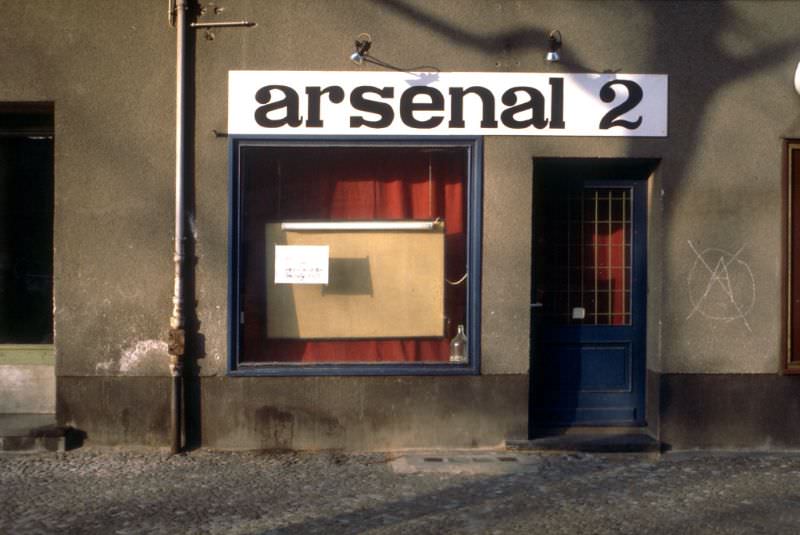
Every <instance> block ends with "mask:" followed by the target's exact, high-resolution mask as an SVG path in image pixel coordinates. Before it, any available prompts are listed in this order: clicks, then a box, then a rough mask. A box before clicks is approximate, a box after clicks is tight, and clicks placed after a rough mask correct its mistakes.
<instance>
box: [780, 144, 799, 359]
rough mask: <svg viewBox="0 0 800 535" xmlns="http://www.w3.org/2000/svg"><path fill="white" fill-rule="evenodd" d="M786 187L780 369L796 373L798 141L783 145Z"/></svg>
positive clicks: (797, 318)
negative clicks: (783, 339)
mask: <svg viewBox="0 0 800 535" xmlns="http://www.w3.org/2000/svg"><path fill="white" fill-rule="evenodd" d="M785 149H786V159H785V161H784V168H785V171H786V185H787V189H788V196H787V199H788V201H787V205H788V206H787V207H788V228H787V234H788V237H789V239H788V244H787V245H788V263H789V266H788V270H787V271H788V275H787V279H788V293H789V296H788V310H787V316H788V318H787V325H786V328H787V330H788V336H787V340H786V345H787V351H786V355H785V356H784V357H783V358H782V363H781V364H782V369H783V371H784V372H787V373H800V140H789V141H787V142H786V147H785Z"/></svg>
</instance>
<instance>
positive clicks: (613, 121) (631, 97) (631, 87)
mask: <svg viewBox="0 0 800 535" xmlns="http://www.w3.org/2000/svg"><path fill="white" fill-rule="evenodd" d="M615 85H621V86H623V87H625V89H627V90H628V98H627V99H625V101H624V102H623V103H622V104H620V105H619V106H617V107H615V108H612V109H611V111H609V112H608V113H606V114H605V115H604V116H603V118H602V119H601V120H600V129H601V130H607V129H609V128H611V127H612V126H621V127H623V128H630V129H631V130H636V129H637V128H639V126H641V124H642V116H641V115H640V116H639V118H638V119H636V120H635V121H626V120H624V119H618V117H620V116H621V115H624V114H626V113H628V112H629V111H631V110H632V109H633V108H635V107H636V106H638V105H639V103H640V102H641V101H642V97H643V96H644V91H642V87H641V86H640V85H639V84H637V83H636V82H633V81H631V80H611V81H610V82H608V83H606V84H604V85H603V87H602V88H600V99H601V100H602V101H603V102H614V99H615V98H616V96H617V92H616V91H614V86H615Z"/></svg>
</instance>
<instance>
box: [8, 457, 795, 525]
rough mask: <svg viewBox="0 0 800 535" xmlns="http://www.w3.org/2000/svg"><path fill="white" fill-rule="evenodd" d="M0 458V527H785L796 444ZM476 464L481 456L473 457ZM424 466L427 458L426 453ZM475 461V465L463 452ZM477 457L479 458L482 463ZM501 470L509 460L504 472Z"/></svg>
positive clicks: (791, 514)
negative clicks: (401, 468)
mask: <svg viewBox="0 0 800 535" xmlns="http://www.w3.org/2000/svg"><path fill="white" fill-rule="evenodd" d="M468 455H472V456H473V457H476V456H477V457H483V456H492V455H495V456H503V457H506V456H508V455H510V456H513V457H517V458H518V459H517V461H514V462H512V461H502V460H499V459H496V460H495V464H499V463H503V464H502V466H503V467H504V469H503V470H502V471H500V472H495V473H491V471H487V472H484V473H477V472H479V471H472V472H469V471H468V472H456V471H445V470H441V469H437V470H430V471H426V470H416V471H414V473H397V472H396V471H395V470H393V466H395V467H396V466H398V464H402V463H403V462H405V464H406V465H409V466H410V465H414V464H415V463H416V465H417V466H424V465H425V464H426V461H424V458H423V457H424V456H423V455H417V456H416V457H415V456H410V457H409V456H405V458H403V457H404V456H403V455H391V454H388V455H387V454H377V453H370V454H336V453H318V454H291V453H290V454H260V453H215V452H207V451H199V452H194V453H191V454H188V455H182V456H175V457H170V456H169V455H167V454H166V453H164V452H159V451H154V450H133V449H119V450H117V449H99V448H81V449H78V450H74V451H69V452H67V453H47V454H27V455H20V454H18V455H9V454H6V455H0V504H2V506H1V507H0V533H14V534H20V533H98V534H99V533H103V534H106V533H120V534H127V533H170V534H174V533H226V534H228V533H233V534H240V533H241V534H243V533H276V534H288V533H325V534H331V533H376V534H389V533H413V534H415V535H418V534H422V533H459V534H460V533H480V534H484V533H526V534H527V533H546V534H553V533H569V534H576V533H631V534H633V533H636V534H639V533H726V534H727V533H733V534H738V533H770V534H774V533H787V534H788V533H792V534H794V533H798V531H799V530H800V454H796V453H786V454H780V453H775V454H756V453H737V454H723V453H717V454H711V453H703V454H699V453H697V454H695V453H684V454H671V455H667V456H664V457H661V458H660V459H647V458H645V457H641V456H630V455H622V454H617V455H589V454H568V455H542V454H528V453H520V452H514V453H513V454H506V453H505V452H494V453H493V452H483V453H480V454H474V455H473V454H471V453H464V452H450V453H448V452H439V453H438V454H436V455H427V457H428V458H429V459H433V458H442V459H444V458H447V459H450V460H451V461H452V462H453V464H454V465H457V464H459V461H458V459H459V458H462V457H464V456H468ZM481 462H483V461H481ZM428 463H429V464H431V465H436V466H438V465H439V464H440V463H438V462H437V461H435V460H434V461H428ZM476 464H480V462H477V463H476ZM487 464H489V463H488V462H487ZM508 466H518V468H517V469H508V468H507V467H508Z"/></svg>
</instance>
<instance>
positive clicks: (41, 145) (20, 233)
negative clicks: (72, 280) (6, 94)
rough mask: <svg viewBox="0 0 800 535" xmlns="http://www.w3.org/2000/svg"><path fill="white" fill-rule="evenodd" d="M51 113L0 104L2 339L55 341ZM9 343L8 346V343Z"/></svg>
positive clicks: (5, 346)
mask: <svg viewBox="0 0 800 535" xmlns="http://www.w3.org/2000/svg"><path fill="white" fill-rule="evenodd" d="M52 265H53V113H52V106H50V105H13V106H12V105H5V104H3V105H0V344H2V345H3V354H5V353H6V352H7V351H8V350H10V349H14V348H15V347H16V348H17V349H20V347H21V346H24V345H42V344H45V345H46V344H52V342H53V327H52V325H53V305H52V303H53V297H52V296H53V268H52ZM9 348H10V349H9Z"/></svg>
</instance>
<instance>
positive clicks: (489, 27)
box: [0, 0, 800, 440]
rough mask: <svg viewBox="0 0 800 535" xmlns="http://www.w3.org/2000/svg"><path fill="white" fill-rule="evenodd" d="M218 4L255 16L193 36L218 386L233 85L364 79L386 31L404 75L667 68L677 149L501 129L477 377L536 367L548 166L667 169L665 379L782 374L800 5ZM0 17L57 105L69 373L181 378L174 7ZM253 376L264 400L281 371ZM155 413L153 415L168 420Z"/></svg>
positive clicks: (24, 92) (199, 177) (658, 308)
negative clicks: (174, 363) (364, 37)
mask: <svg viewBox="0 0 800 535" xmlns="http://www.w3.org/2000/svg"><path fill="white" fill-rule="evenodd" d="M220 4H222V5H223V6H224V7H225V11H224V12H223V14H222V15H219V16H215V15H213V14H209V15H207V16H205V17H204V20H220V19H225V20H238V19H242V18H247V19H250V20H253V21H255V22H257V23H258V26H257V27H255V28H251V29H223V30H218V31H215V32H214V39H213V40H207V39H205V38H204V33H203V32H202V31H198V32H197V39H196V50H195V56H196V58H195V60H196V61H195V62H196V72H195V93H196V102H195V108H196V115H195V123H194V126H195V128H196V130H195V138H194V157H193V164H194V165H193V169H194V170H195V174H194V184H195V186H194V193H193V204H194V209H193V210H192V215H191V220H190V225H189V226H190V229H191V231H192V234H193V236H194V239H195V240H196V246H195V251H194V252H195V256H196V257H197V263H196V284H195V285H194V287H195V293H196V301H197V319H198V323H197V328H198V331H199V335H198V336H197V337H195V338H193V340H191V346H192V351H193V357H198V360H197V362H196V363H197V367H198V369H199V371H200V373H201V374H202V375H203V376H219V377H222V376H224V374H225V371H226V359H227V347H226V344H227V327H226V316H227V246H228V243H227V241H228V237H227V228H228V209H227V195H228V152H227V140H226V139H225V138H218V137H215V136H214V135H213V133H212V130H213V129H216V130H219V131H224V130H225V129H226V121H227V117H226V113H227V112H226V109H227V106H226V104H227V72H228V71H229V70H233V69H253V70H273V69H275V70H278V69H289V70H291V69H298V70H352V69H357V68H359V67H356V66H355V65H353V64H351V63H350V62H349V61H348V60H347V57H348V55H349V54H350V53H351V52H352V46H353V40H354V38H355V36H356V35H358V34H359V33H361V32H369V33H371V35H372V37H373V40H374V44H373V49H372V52H373V53H374V55H375V56H377V57H379V58H381V59H383V60H385V61H389V62H391V63H393V64H396V65H401V66H416V65H430V66H435V67H437V68H439V69H441V70H443V71H488V72H494V71H500V72H505V71H515V72H516V71H518V72H526V71H532V72H552V73H558V72H602V71H614V72H616V71H619V72H625V73H646V74H648V73H658V74H668V75H669V77H670V81H669V91H670V103H669V137H667V138H663V139H623V138H614V139H608V138H603V139H598V138H594V139H593V138H556V137H541V138H536V137H527V138H522V137H520V138H511V137H504V138H487V139H486V143H485V176H484V184H485V185H484V190H485V197H484V201H483V202H484V235H483V247H484V258H483V286H482V299H483V305H482V316H483V329H482V343H483V347H482V350H483V361H482V362H483V365H482V366H483V370H482V371H483V373H484V374H487V375H493V374H500V375H503V374H511V375H519V374H525V373H527V371H528V366H529V364H528V363H529V322H530V318H529V299H530V297H529V294H530V258H531V234H530V231H531V229H530V222H531V218H532V214H531V194H532V180H535V177H533V176H532V175H533V165H532V161H533V159H534V158H536V157H552V156H569V157H594V156H603V157H634V156H635V157H648V158H659V159H661V164H660V166H659V167H658V169H657V170H656V173H655V175H654V176H653V178H652V179H651V184H650V186H651V198H650V216H651V220H650V232H649V240H650V241H649V245H650V247H649V251H648V257H649V263H650V264H649V277H650V281H649V283H650V284H649V286H650V293H649V297H648V299H649V301H648V302H649V307H648V314H649V316H648V357H647V358H648V367H649V368H650V369H651V370H652V371H656V372H665V373H700V372H703V373H712V374H722V373H736V374H740V373H744V374H750V373H775V372H777V371H778V362H779V357H780V353H781V351H782V339H781V324H782V316H781V307H782V303H783V294H782V280H783V273H784V261H783V252H782V244H783V240H784V231H783V227H782V224H783V218H782V197H781V192H782V189H781V188H782V186H781V180H782V178H781V149H782V145H781V143H782V142H781V140H782V138H784V137H791V136H795V137H800V114H799V113H798V110H800V99H799V98H798V96H797V95H796V94H795V93H794V91H793V89H792V84H791V80H792V75H793V72H794V68H795V65H796V62H797V60H798V59H800V57H798V56H797V54H798V50H800V34H798V32H797V28H798V27H800V11H798V10H797V6H796V5H794V4H793V3H791V2H766V1H761V2H692V3H687V2H569V1H534V0H531V1H494V2H489V1H485V0H451V1H441V2H424V1H421V0H420V1H416V0H414V1H412V0H384V1H369V0H315V1H311V0H308V1H299V0H273V1H270V2H259V1H245V0H242V1H234V0H231V1H230V2H220ZM0 8H2V12H3V20H4V31H3V32H2V34H0V49H2V50H3V54H0V72H3V73H4V75H3V77H2V82H0V101H10V102H13V101H36V100H46V101H53V102H54V103H55V114H56V117H55V131H56V141H55V151H56V154H55V182H56V184H55V192H56V206H55V279H56V280H55V340H56V374H57V376H58V377H74V378H87V380H88V379H89V378H92V377H99V376H134V375H136V376H145V377H161V376H165V375H167V373H168V369H167V356H166V344H165V340H166V332H167V329H168V318H169V314H170V307H171V302H170V301H171V296H172V234H173V195H174V193H173V191H174V188H173V176H174V171H173V169H174V149H173V145H174V84H175V82H174V70H175V59H174V49H175V32H174V30H173V29H172V28H170V27H168V25H167V20H166V13H165V11H166V2H164V1H162V0H150V1H146V2H135V3H131V2H122V1H117V2H89V3H87V2H83V1H77V0H75V1H67V0H63V1H59V2H51V1H49V0H29V1H27V2H0ZM554 28H557V29H559V30H560V31H561V32H562V34H563V37H564V47H563V49H562V53H563V61H562V63H560V64H547V63H546V62H545V61H544V52H545V49H546V41H547V40H546V36H547V34H548V32H549V31H550V30H551V29H554ZM362 68H366V69H370V68H373V67H370V66H365V67H362ZM700 258H702V262H701V261H700ZM703 262H705V264H707V265H708V266H709V267H710V269H711V271H709V270H708V269H706V267H705V266H704V264H703ZM720 262H722V263H723V264H724V265H725V268H726V269H727V273H728V276H729V278H730V281H731V284H732V286H731V288H732V289H733V300H732V301H731V300H730V296H729V295H728V294H726V292H725V289H726V288H727V287H725V286H723V285H722V284H721V283H720V282H716V283H713V284H711V289H710V291H709V292H706V290H707V289H708V288H709V284H710V283H711V282H713V281H712V277H711V275H712V273H713V271H714V270H715V268H716V267H717V266H718V265H719V263H720ZM720 273H722V271H719V272H718V274H720ZM726 298H728V301H726V300H725V299H726ZM237 381H238V379H227V378H226V379H220V382H219V383H217V382H215V383H214V384H215V386H214V388H215V389H216V390H215V391H217V392H220V393H226V394H225V395H231V396H234V398H235V396H238V395H239V394H238V393H239V392H242V391H243V390H242V389H241V388H240V386H239V385H238V384H234V383H236V382H237ZM249 381H250V380H249ZM252 381H255V382H257V383H258V384H261V385H263V388H264V389H265V390H268V385H269V381H270V380H269V379H253V380H252ZM359 381H364V382H365V384H366V383H367V382H369V381H370V379H369V378H363V379H360V380H359ZM65 384H67V383H66V382H65ZM159 384H161V383H159ZM248 384H250V383H248ZM226 385H227V386H226ZM248 388H253V387H252V386H248ZM487 388H488V384H487ZM293 392H294V391H293V390H292V389H284V390H281V393H280V396H281V402H282V403H283V404H284V405H286V406H295V405H296V403H295V402H294V401H293V398H292V396H295V394H293ZM518 394H519V392H517V393H516V394H514V395H515V396H517V397H519V396H518ZM242 395H244V394H242ZM264 395H265V396H267V397H269V396H268V395H267V394H264ZM276 395H277V394H276ZM297 395H299V394H297ZM497 395H503V394H502V389H501V392H498V393H497ZM63 399H67V397H64V398H63ZM69 399H78V398H77V397H75V396H73V397H71V398H69ZM515 399H516V398H515ZM139 401H140V402H141V403H143V404H144V405H145V406H140V407H139V410H142V411H147V410H152V411H161V410H162V408H163V403H161V402H159V403H155V402H154V403H153V404H152V407H149V408H148V406H147V403H148V401H147V399H140V400H139ZM267 401H268V400H267ZM295 401H297V403H300V402H301V399H300V398H299V397H298V398H297V399H296V400H295ZM75 403H78V402H75ZM81 403H82V402H81ZM265 403H266V401H265ZM233 405H234V406H235V403H233ZM497 406H498V407H501V406H506V405H504V404H502V403H500V404H498V405H497ZM506 407H507V406H506ZM73 408H75V406H73ZM120 410H122V409H120ZM343 410H344V409H343ZM526 410H527V407H526V406H525V405H524V403H520V406H519V407H518V411H519V414H518V415H517V416H516V417H515V419H513V423H509V424H508V429H511V428H517V427H519V425H518V424H519V422H520V421H525V418H527V415H526ZM62 412H63V413H64V414H66V413H67V411H66V410H63V411H62ZM90 412H91V411H88V412H87V410H83V412H81V411H76V410H70V411H69V414H72V415H75V414H83V415H88V414H90ZM85 418H90V416H85ZM154 418H155V416H154ZM220 418H222V416H220ZM77 423H78V424H79V425H80V422H77ZM207 425H210V424H208V423H207ZM492 432H493V433H496V434H498V436H499V434H502V433H501V432H500V431H499V430H497V431H492ZM130 436H133V435H130ZM130 440H135V439H133V438H131V439H130ZM148 440H149V439H148Z"/></svg>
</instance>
